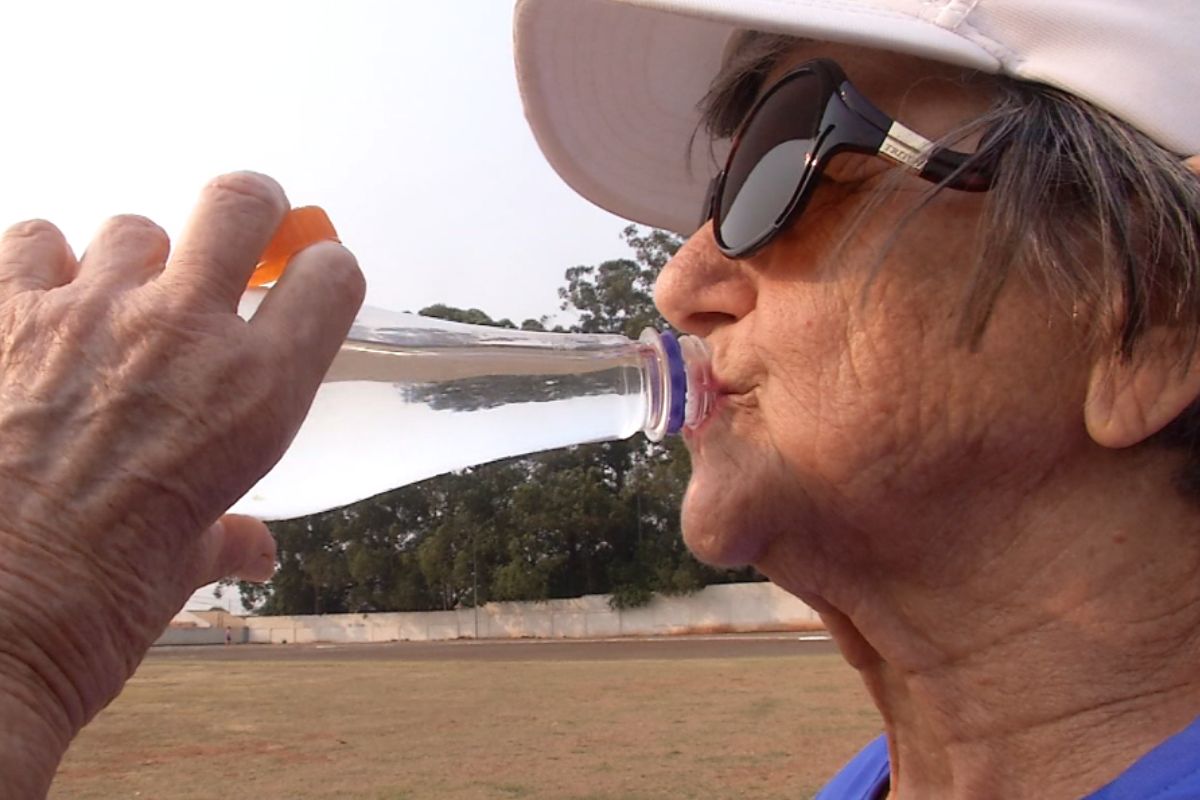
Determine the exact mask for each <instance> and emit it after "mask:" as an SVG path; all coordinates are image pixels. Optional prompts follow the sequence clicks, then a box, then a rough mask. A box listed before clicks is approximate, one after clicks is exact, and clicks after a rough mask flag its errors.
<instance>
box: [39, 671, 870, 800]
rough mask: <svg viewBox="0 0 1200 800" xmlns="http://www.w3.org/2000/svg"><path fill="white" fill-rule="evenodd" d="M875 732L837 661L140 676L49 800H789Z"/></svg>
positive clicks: (71, 760)
mask: <svg viewBox="0 0 1200 800" xmlns="http://www.w3.org/2000/svg"><path fill="white" fill-rule="evenodd" d="M878 729H879V722H878V717H877V715H876V714H875V711H874V709H873V708H872V706H871V705H870V703H869V701H868V700H867V698H866V696H865V694H864V692H863V691H862V689H861V688H860V686H859V684H858V681H857V677H856V676H855V675H854V673H853V672H851V671H850V670H849V669H848V668H847V667H846V666H844V665H843V664H842V662H841V661H840V659H839V658H838V657H836V656H833V655H807V656H797V657H777V658H761V659H710V660H677V661H650V660H636V661H586V662H584V661H578V662H573V661H563V662H516V663H503V662H496V663H464V662H450V661H446V662H427V663H412V662H405V661H345V662H333V661H298V662H297V661H288V662H280V661H242V662H228V661H217V660H211V661H210V660H201V661H187V662H183V661H172V660H165V659H162V660H157V659H151V660H150V661H148V662H147V663H146V664H145V665H143V667H142V669H141V670H140V671H139V672H138V674H137V675H136V676H135V677H134V679H133V681H132V682H131V683H130V685H129V687H128V689H127V690H126V692H125V693H124V694H123V695H122V696H121V697H120V699H119V700H118V701H117V702H116V703H114V704H113V706H112V707H111V708H109V709H108V710H107V711H105V712H104V713H103V714H102V715H101V716H100V717H99V718H98V719H97V720H96V722H95V723H93V725H91V726H90V727H89V728H88V729H87V730H86V731H85V732H84V734H83V735H82V736H81V737H80V738H79V740H78V741H77V742H76V744H75V747H74V748H73V749H72V751H71V752H70V754H69V755H68V757H67V759H66V761H65V762H64V764H63V767H62V769H61V771H60V773H59V777H58V780H57V782H56V784H55V787H54V789H53V791H52V793H51V797H53V798H80V799H81V800H87V799H88V798H106V800H107V798H146V799H148V800H149V799H150V798H154V799H155V800H157V799H158V798H164V799H169V800H181V799H183V798H204V800H208V799H209V798H235V797H236V798H256V799H258V800H266V799H267V798H367V799H369V800H418V799H423V798H439V799H441V798H464V799H466V800H471V799H473V798H554V799H555V800H560V799H562V798H574V799H576V800H618V799H619V800H643V799H644V800H649V799H650V798H741V799H744V800H752V799H754V798H759V799H762V800H767V799H770V800H774V798H788V800H796V798H806V797H811V796H812V795H813V794H814V793H815V792H816V791H817V789H819V788H820V786H821V785H822V783H823V781H824V780H825V779H826V778H828V776H829V775H830V774H831V773H832V772H834V771H835V770H836V769H837V767H838V766H839V765H840V764H841V763H843V762H844V761H845V760H846V759H847V758H848V757H849V756H850V755H852V754H853V753H854V752H855V751H856V750H857V749H858V748H859V747H860V746H861V745H863V744H864V743H865V742H866V741H867V740H868V739H869V738H870V737H872V736H874V735H875V734H876V733H877V732H878Z"/></svg>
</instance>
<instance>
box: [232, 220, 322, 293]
mask: <svg viewBox="0 0 1200 800" xmlns="http://www.w3.org/2000/svg"><path fill="white" fill-rule="evenodd" d="M340 241H341V240H340V239H338V235H337V231H336V230H334V227H333V223H332V222H330V221H329V215H328V214H326V213H325V210H324V209H322V208H321V207H320V206H303V207H301V208H293V209H292V210H291V211H289V212H287V214H285V215H284V217H283V221H282V222H280V223H279V227H278V228H277V229H276V230H275V236H273V237H272V238H271V242H270V244H268V245H267V249H266V250H264V251H263V254H262V257H261V259H260V260H259V262H258V266H256V267H255V268H254V274H253V275H251V276H250V284H249V285H250V286H251V287H257V286H266V285H267V284H270V283H274V282H275V281H277V280H279V276H281V275H283V271H284V270H285V269H286V268H287V265H288V262H289V261H291V260H292V256H294V255H296V254H297V253H299V252H300V251H301V250H303V249H304V248H306V247H308V246H309V245H314V244H316V243H317V242H340Z"/></svg>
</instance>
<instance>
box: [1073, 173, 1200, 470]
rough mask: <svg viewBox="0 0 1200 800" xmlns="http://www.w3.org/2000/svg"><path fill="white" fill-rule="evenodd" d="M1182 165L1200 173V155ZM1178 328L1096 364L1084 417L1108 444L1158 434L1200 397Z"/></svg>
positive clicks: (1155, 333) (1197, 364)
mask: <svg viewBox="0 0 1200 800" xmlns="http://www.w3.org/2000/svg"><path fill="white" fill-rule="evenodd" d="M1184 164H1185V165H1186V166H1187V167H1188V169H1190V170H1192V172H1194V173H1196V174H1197V175H1198V176H1200V156H1192V157H1191V158H1189V159H1187V161H1185V162H1184ZM1194 344H1195V343H1194V342H1191V341H1185V340H1183V339H1181V337H1180V336H1179V334H1178V332H1176V331H1171V330H1169V329H1166V328H1152V329H1150V330H1149V331H1147V332H1146V333H1145V334H1144V335H1143V336H1142V338H1141V339H1140V340H1139V341H1138V345H1137V353H1136V354H1134V356H1132V357H1126V356H1124V355H1122V354H1112V355H1109V356H1108V357H1106V358H1101V359H1099V360H1098V361H1097V362H1096V364H1094V365H1093V367H1092V375H1091V381H1090V384H1089V386H1088V396H1087V405H1086V406H1085V407H1084V419H1085V421H1086V423H1087V429H1088V433H1089V434H1090V435H1091V437H1092V439H1093V440H1095V441H1096V443H1097V444H1101V445H1103V446H1105V447H1130V446H1132V445H1135V444H1138V443H1139V442H1142V441H1145V440H1146V439H1147V438H1149V437H1151V436H1153V435H1154V434H1156V433H1158V432H1159V431H1160V430H1162V429H1163V428H1165V427H1166V426H1167V425H1169V424H1170V423H1171V421H1172V420H1174V419H1175V418H1176V417H1178V416H1179V415H1180V414H1182V413H1183V411H1184V409H1186V408H1187V407H1188V406H1190V405H1191V404H1192V402H1193V401H1195V400H1196V398H1197V396H1198V395H1200V352H1197V348H1196V347H1195V346H1194Z"/></svg>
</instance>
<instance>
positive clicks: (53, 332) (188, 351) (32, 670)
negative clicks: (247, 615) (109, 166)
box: [0, 173, 364, 797]
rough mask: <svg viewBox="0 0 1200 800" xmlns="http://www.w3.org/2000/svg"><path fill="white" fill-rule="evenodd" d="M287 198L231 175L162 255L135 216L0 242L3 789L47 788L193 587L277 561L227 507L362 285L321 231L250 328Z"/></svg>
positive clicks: (328, 354) (156, 239)
mask: <svg viewBox="0 0 1200 800" xmlns="http://www.w3.org/2000/svg"><path fill="white" fill-rule="evenodd" d="M287 208H288V203H287V199H286V198H285V197H284V194H283V192H282V190H281V189H280V188H279V187H278V186H277V185H276V184H275V183H274V182H272V181H270V180H269V179H267V178H264V177H262V176H258V175H253V174H249V173H239V174H233V175H227V176H225V177H222V178H219V179H217V180H216V181H214V182H213V183H212V184H210V185H209V186H208V187H207V188H206V189H205V190H204V192H203V194H202V196H201V198H200V201H199V203H198V204H197V206H196V209H195V211H194V214H193V217H192V219H191V221H190V222H189V224H188V227H187V229H186V231H185V233H184V234H183V236H182V237H181V239H180V241H179V242H178V245H177V246H176V247H175V249H174V251H173V252H170V253H169V244H168V241H167V237H166V235H165V234H164V233H163V232H162V231H161V230H160V229H159V228H157V227H156V226H155V225H154V224H153V223H151V222H149V221H147V220H145V219H142V218H138V217H118V218H115V219H112V220H110V221H109V222H108V223H107V224H106V225H105V226H104V227H103V229H102V230H101V231H100V232H99V233H98V234H97V235H96V238H95V239H94V240H93V241H92V243H91V245H90V246H89V248H88V250H87V252H86V253H85V254H84V256H83V257H82V259H80V260H78V261H76V259H75V257H74V256H73V255H72V253H71V251H70V249H69V247H68V245H67V244H66V242H65V240H64V239H63V237H62V235H61V234H60V233H59V232H58V230H57V229H56V228H54V227H53V226H52V225H50V224H49V223H45V222H29V223H23V224H20V225H17V226H15V227H13V228H11V229H9V230H8V231H7V232H6V233H5V234H4V236H3V237H2V238H0V509H2V513H0V720H2V721H3V722H2V724H0V795H2V796H4V797H20V796H25V795H27V794H31V795H37V794H39V793H42V792H44V791H45V789H46V786H47V785H48V783H49V780H50V777H51V776H52V774H53V771H54V769H55V768H56V766H57V762H58V759H59V758H60V757H61V754H62V752H63V751H64V750H65V747H66V744H67V743H68V742H69V741H70V739H71V737H72V736H74V734H75V733H76V732H78V730H79V729H80V728H81V727H82V726H83V725H84V723H86V722H87V721H88V720H89V719H91V717H93V716H94V715H95V714H96V713H97V712H98V711H99V710H100V709H101V708H103V707H104V705H105V704H107V703H108V702H109V701H110V700H111V699H112V698H113V697H114V696H115V695H116V694H117V692H118V691H119V690H120V688H121V686H122V685H123V684H124V682H125V681H126V680H127V678H128V677H129V676H130V674H132V672H133V670H134V669H135V668H136V666H137V664H138V663H139V662H140V660H141V658H142V656H143V655H144V654H145V652H146V650H147V649H148V647H149V646H150V644H151V643H152V642H153V641H154V639H155V638H156V637H157V636H158V635H159V633H161V631H162V630H163V628H164V627H165V626H166V624H167V622H168V621H169V620H170V618H171V616H172V615H173V614H174V613H175V612H176V610H178V609H179V608H180V607H181V606H182V605H183V603H184V602H185V601H186V599H187V597H188V596H189V594H190V593H191V592H192V591H193V590H194V589H195V588H196V587H198V586H201V585H203V584H205V583H208V582H211V581H213V580H216V579H217V578H219V577H222V576H225V575H228V574H231V573H236V574H239V575H240V576H241V577H245V578H248V579H258V580H262V579H265V578H267V577H269V576H270V574H271V571H272V570H273V568H274V544H273V542H272V541H271V538H270V535H269V533H268V532H267V530H266V527H265V526H263V525H262V524H261V523H259V522H257V521H255V520H251V519H248V518H245V517H234V516H229V517H225V518H223V519H222V520H220V521H218V517H219V516H220V514H221V512H222V511H224V510H225V509H226V508H228V507H229V506H230V505H232V504H233V502H234V501H235V500H236V499H238V498H239V497H240V496H241V495H242V494H243V493H245V492H246V491H247V490H248V489H249V488H250V487H251V486H252V485H253V484H254V483H255V481H256V480H257V479H258V478H259V477H261V476H262V475H263V474H265V473H266V471H267V470H268V469H270V467H271V466H272V465H274V463H275V462H276V461H277V460H278V459H279V457H280V456H281V455H282V454H283V452H284V450H285V448H286V447H287V445H288V443H289V442H290V441H291V438H292V437H293V436H294V435H295V432H296V430H297V428H298V427H299V425H300V422H301V420H302V419H303V417H304V414H305V413H306V411H307V410H308V406H309V404H310V402H311V401H312V398H313V395H314V394H315V392H316V390H317V387H318V385H319V383H320V380H321V377H322V375H323V374H324V372H325V370H326V369H327V367H328V365H329V363H330V361H331V360H332V359H333V356H334V354H335V353H336V352H337V349H338V346H339V345H340V343H341V341H342V340H343V338H344V337H345V335H346V332H347V330H348V329H349V326H350V323H351V321H352V319H353V317H354V314H355V312H356V311H357V309H358V306H359V304H360V303H361V302H362V297H363V292H364V287H363V280H362V276H361V274H360V273H359V271H358V267H357V265H356V263H355V261H354V258H353V256H351V255H350V253H349V252H348V251H347V250H345V249H343V248H342V247H341V246H340V245H337V244H333V243H326V244H321V245H317V246H314V247H311V248H309V249H307V250H305V251H304V252H303V253H301V254H300V255H298V256H297V257H296V258H295V259H294V260H293V262H292V264H291V266H290V268H289V270H288V272H287V273H286V275H285V276H284V278H283V279H282V280H281V281H280V282H279V284H278V285H277V286H276V287H275V288H274V289H273V290H272V291H271V293H270V294H269V296H268V297H267V299H266V301H265V302H264V303H263V305H262V306H261V308H260V310H259V312H258V313H257V315H256V316H255V317H254V319H253V321H251V322H245V321H243V320H242V319H241V318H239V317H238V316H237V315H236V313H235V311H236V308H237V301H238V298H239V296H240V295H241V293H242V291H243V289H244V287H245V285H246V281H247V279H248V278H249V275H250V273H251V271H252V270H253V268H254V265H255V262H256V261H257V256H258V255H259V254H260V253H261V252H262V251H263V248H264V247H265V246H266V244H267V242H268V241H269V240H270V238H271V235H272V233H273V232H274V230H275V228H276V227H277V225H278V224H279V221H280V220H281V219H282V217H283V214H284V213H285V211H286V210H287ZM55 751H56V752H55ZM46 753H50V754H51V762H52V763H50V764H49V765H48V770H49V771H47V768H46V765H44V764H42V763H41V761H40V760H39V759H40V758H41V756H42V755H43V754H46ZM18 770H21V771H22V774H17V771H18Z"/></svg>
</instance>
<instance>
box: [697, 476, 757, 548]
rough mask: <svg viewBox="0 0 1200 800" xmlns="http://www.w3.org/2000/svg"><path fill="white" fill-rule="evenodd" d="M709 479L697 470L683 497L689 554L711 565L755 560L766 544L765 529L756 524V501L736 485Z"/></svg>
mask: <svg viewBox="0 0 1200 800" xmlns="http://www.w3.org/2000/svg"><path fill="white" fill-rule="evenodd" d="M722 483H723V482H721V481H715V480H713V481H710V480H708V479H706V477H705V476H704V475H702V474H697V473H696V472H694V473H693V475H692V480H691V482H690V483H689V484H688V490H687V494H686V495H685V496H684V499H683V510H682V517H681V527H682V530H683V541H684V543H685V544H686V545H687V547H688V549H689V550H691V551H692V554H693V555H695V556H696V558H698V559H699V560H700V561H703V562H704V563H705V564H710V565H712V566H714V567H743V566H746V565H747V564H752V563H754V562H755V561H756V560H757V558H758V556H759V554H760V553H761V552H762V551H763V549H764V548H765V547H766V543H767V538H766V536H767V534H768V533H769V531H768V529H766V528H765V527H763V526H761V525H759V524H758V521H760V520H759V519H758V518H760V516H761V515H759V514H756V513H754V511H753V510H752V509H753V508H754V506H755V505H756V504H752V503H750V502H747V501H748V498H747V497H745V496H744V495H742V494H741V493H739V492H738V491H737V488H736V486H730V485H728V483H725V485H722Z"/></svg>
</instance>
